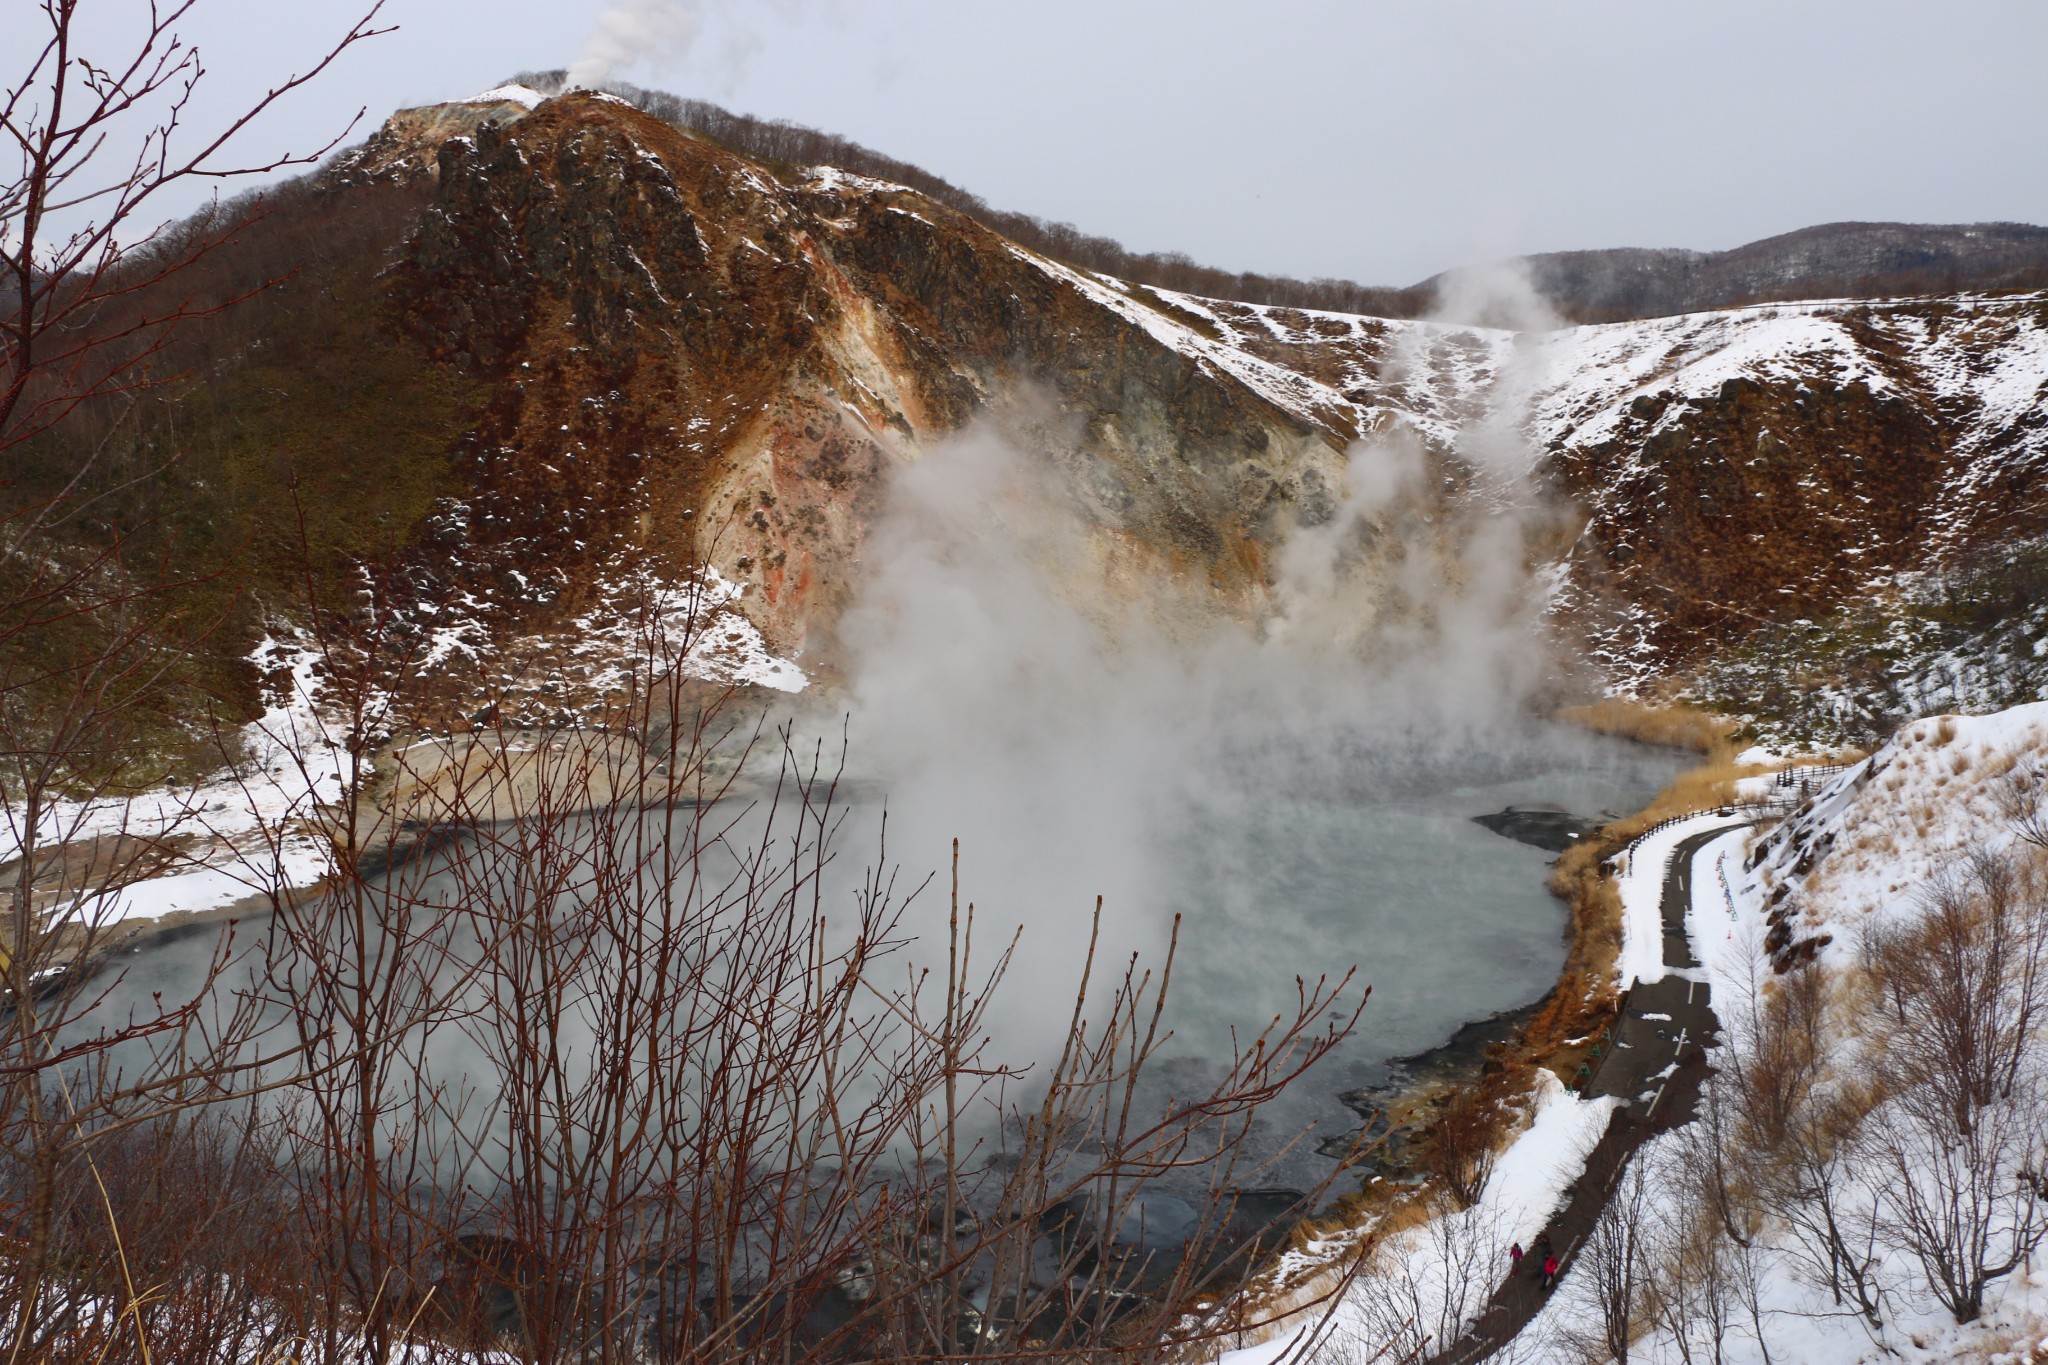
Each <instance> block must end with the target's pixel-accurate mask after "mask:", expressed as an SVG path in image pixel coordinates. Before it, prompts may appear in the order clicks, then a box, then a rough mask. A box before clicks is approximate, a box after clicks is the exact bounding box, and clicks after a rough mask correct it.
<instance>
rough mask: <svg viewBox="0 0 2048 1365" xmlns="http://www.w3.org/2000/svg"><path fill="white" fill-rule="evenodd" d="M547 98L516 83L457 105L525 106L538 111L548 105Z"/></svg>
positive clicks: (485, 92) (496, 86) (502, 86)
mask: <svg viewBox="0 0 2048 1365" xmlns="http://www.w3.org/2000/svg"><path fill="white" fill-rule="evenodd" d="M547 98H548V97H547V96H546V95H543V94H541V92H540V91H538V90H536V89H534V88H533V87H532V86H530V85H520V84H517V83H516V82H510V83H507V84H505V85H494V86H492V87H491V88H490V89H489V90H485V91H483V92H482V93H480V94H475V95H471V96H470V97H469V98H468V99H466V100H458V101H457V103H459V104H523V105H525V106H526V107H527V108H528V109H538V108H540V106H541V105H543V104H545V103H547Z"/></svg>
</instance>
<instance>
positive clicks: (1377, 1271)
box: [1218, 1070, 1620, 1365]
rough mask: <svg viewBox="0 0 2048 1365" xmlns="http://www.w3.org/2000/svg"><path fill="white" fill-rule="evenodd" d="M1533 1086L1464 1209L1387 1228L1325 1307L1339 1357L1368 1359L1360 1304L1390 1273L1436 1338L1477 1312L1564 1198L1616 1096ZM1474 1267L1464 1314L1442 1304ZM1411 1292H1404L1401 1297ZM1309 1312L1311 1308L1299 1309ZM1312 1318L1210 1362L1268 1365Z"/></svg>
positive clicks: (1451, 1333)
mask: <svg viewBox="0 0 2048 1365" xmlns="http://www.w3.org/2000/svg"><path fill="white" fill-rule="evenodd" d="M1536 1075H1537V1081H1536V1089H1535V1091H1534V1092H1533V1093H1532V1094H1531V1096H1530V1097H1529V1101H1528V1106H1529V1108H1528V1126H1527V1127H1526V1128H1525V1129H1524V1130H1523V1131H1522V1133H1521V1134H1520V1135H1519V1136H1518V1137H1517V1138H1516V1139H1515V1140H1514V1141H1513V1142H1512V1143H1511V1144H1509V1146H1508V1148H1507V1150H1506V1151H1504V1152H1503V1153H1501V1156H1500V1159H1499V1161H1498V1162H1497V1163H1496V1164H1495V1166H1494V1169H1493V1174H1492V1175H1491V1176H1490V1177H1489V1178H1488V1180H1487V1182H1486V1188H1485V1190H1483V1191H1482V1192H1481V1194H1480V1197H1479V1201H1478V1202H1477V1203H1475V1204H1474V1205H1473V1206H1472V1207H1471V1208H1469V1209H1461V1210H1459V1211H1457V1212H1455V1213H1446V1214H1444V1215H1442V1216H1441V1217H1439V1218H1437V1219H1435V1220H1433V1221H1432V1222H1430V1223H1428V1224H1425V1225H1423V1226H1421V1227H1414V1228H1408V1229H1404V1230H1403V1231H1401V1232H1398V1233H1395V1234H1393V1235H1392V1236H1391V1237H1389V1238H1388V1239H1387V1241H1385V1242H1384V1243H1382V1244H1381V1245H1380V1246H1379V1247H1377V1248H1375V1249H1374V1251H1373V1252H1372V1253H1371V1254H1372V1255H1373V1257H1374V1258H1375V1267H1374V1270H1373V1272H1371V1273H1368V1274H1367V1275H1365V1276H1361V1278H1360V1279H1359V1280H1358V1281H1357V1282H1356V1283H1354V1284H1353V1286H1352V1287H1351V1289H1350V1290H1349V1291H1348V1292H1347V1293H1346V1294H1345V1296H1344V1298H1343V1299H1342V1300H1340V1301H1339V1302H1338V1303H1337V1305H1336V1307H1335V1308H1334V1309H1333V1310H1331V1312H1332V1317H1331V1319H1330V1321H1329V1323H1328V1325H1327V1330H1326V1331H1325V1332H1324V1333H1323V1334H1322V1335H1321V1337H1319V1338H1318V1339H1319V1340H1322V1341H1324V1342H1325V1343H1326V1344H1329V1345H1334V1346H1335V1348H1336V1354H1337V1355H1339V1356H1345V1355H1346V1353H1347V1352H1348V1350H1349V1347H1350V1345H1352V1344H1361V1345H1362V1349H1360V1350H1358V1351H1357V1352H1356V1355H1357V1356H1358V1358H1360V1359H1367V1358H1370V1357H1371V1356H1372V1354H1373V1351H1374V1349H1375V1347H1374V1346H1373V1345H1371V1344H1368V1343H1374V1342H1376V1341H1378V1340H1379V1339H1380V1338H1381V1337H1382V1335H1383V1332H1384V1325H1383V1324H1382V1323H1381V1322H1380V1321H1378V1320H1377V1319H1376V1318H1375V1316H1374V1314H1373V1312H1372V1308H1373V1305H1372V1304H1371V1303H1369V1302H1367V1300H1368V1298H1370V1297H1371V1296H1375V1295H1384V1294H1385V1293H1386V1292H1387V1286H1386V1284H1385V1283H1384V1278H1383V1277H1385V1276H1388V1275H1392V1276H1397V1277H1398V1278H1399V1279H1400V1281H1401V1284H1400V1286H1399V1289H1398V1291H1397V1292H1398V1293H1399V1294H1400V1295H1401V1297H1402V1299H1403V1301H1404V1302H1410V1303H1414V1302H1419V1303H1420V1304H1421V1305H1422V1307H1421V1311H1420V1312H1419V1314H1418V1316H1419V1318H1420V1319H1421V1320H1423V1321H1425V1322H1431V1323H1434V1322H1437V1321H1439V1320H1444V1322H1445V1331H1444V1333H1443V1334H1442V1335H1443V1338H1444V1339H1445V1340H1449V1339H1453V1338H1455V1336H1456V1335H1457V1332H1458V1330H1460V1329H1462V1328H1464V1327H1466V1326H1469V1325H1470V1323H1471V1322H1472V1320H1473V1319H1474V1318H1475V1317H1476V1316H1477V1315H1478V1313H1479V1312H1480V1311H1482V1310H1483V1309H1484V1308H1485V1307H1486V1305H1487V1300H1488V1297H1489V1296H1490V1295H1491V1293H1492V1291H1493V1287H1494V1284H1495V1283H1496V1281H1497V1280H1498V1279H1499V1278H1500V1277H1501V1276H1504V1275H1505V1274H1506V1273H1507V1269H1508V1246H1509V1244H1510V1243H1514V1242H1520V1243H1522V1244H1523V1245H1524V1246H1527V1245H1530V1244H1531V1243H1533V1242H1534V1241H1535V1239H1536V1234H1537V1233H1539V1232H1541V1231H1542V1230H1543V1228H1544V1226H1545V1225H1546V1224H1547V1223H1549V1221H1550V1219H1551V1216H1552V1215H1553V1214H1554V1213H1556V1212H1557V1210H1558V1208H1559V1207H1560V1206H1561V1205H1562V1204H1563V1203H1564V1199H1565V1190H1566V1188H1567V1187H1568V1186H1569V1185H1570V1184H1571V1183H1572V1182H1573V1181H1574V1180H1576V1179H1578V1177H1579V1173H1580V1172H1581V1171H1583V1170H1584V1169H1585V1165H1586V1157H1587V1155H1588V1154H1589V1153H1591V1152H1592V1150H1593V1148H1594V1147H1595V1146H1596V1145H1598V1143H1599V1141H1600V1137H1601V1135H1602V1134H1603V1133H1605V1132H1606V1131H1607V1124H1608V1120H1609V1117H1610V1116H1611V1115H1612V1114H1613V1112H1614V1109H1615V1106H1616V1105H1618V1104H1619V1103H1620V1101H1619V1100H1616V1099H1613V1098H1611V1097H1602V1098H1599V1099H1594V1100H1581V1099H1579V1098H1577V1097H1575V1096H1574V1095H1573V1094H1572V1093H1571V1092H1570V1091H1569V1090H1567V1089H1565V1087H1564V1083H1563V1082H1562V1081H1560V1080H1558V1078H1557V1077H1556V1076H1554V1075H1552V1074H1551V1073H1550V1072H1549V1071H1546V1070H1538V1072H1537V1073H1536ZM1474 1266H1477V1267H1483V1268H1484V1269H1483V1270H1481V1272H1480V1274H1481V1276H1482V1277H1483V1279H1482V1282H1480V1283H1477V1284H1471V1285H1466V1286H1463V1293H1462V1295H1461V1298H1462V1299H1463V1301H1464V1308H1465V1311H1464V1312H1462V1313H1458V1314H1457V1316H1456V1320H1455V1322H1452V1321H1449V1319H1450V1318H1451V1315H1452V1314H1453V1313H1456V1308H1455V1306H1447V1301H1448V1299H1449V1296H1451V1295H1453V1294H1458V1293H1459V1291H1460V1286H1459V1285H1458V1284H1457V1281H1458V1280H1460V1279H1461V1278H1462V1277H1463V1275H1464V1274H1465V1272H1466V1270H1468V1269H1469V1268H1470V1267H1474ZM1411 1295H1412V1296H1413V1298H1412V1299H1411V1298H1410V1296H1411ZM1308 1316H1309V1317H1310V1318H1311V1319H1313V1318H1315V1316H1316V1314H1315V1312H1314V1311H1313V1310H1311V1312H1310V1313H1309V1314H1308ZM1315 1331H1316V1326H1315V1324H1314V1323H1310V1324H1305V1325H1304V1326H1302V1327H1301V1328H1300V1329H1299V1330H1297V1331H1295V1332H1291V1333H1282V1334H1280V1335H1277V1336H1275V1337H1274V1338H1273V1339H1271V1340H1269V1341H1265V1342H1261V1343H1260V1344H1258V1345H1256V1346H1248V1347H1245V1348H1243V1349H1241V1350H1234V1351H1226V1352H1224V1353H1223V1354H1222V1355H1221V1356H1219V1357H1218V1360H1219V1362H1220V1365H1269V1363H1270V1362H1272V1361H1276V1360H1278V1359H1280V1358H1281V1357H1282V1356H1283V1355H1284V1354H1286V1353H1287V1352H1288V1351H1290V1350H1295V1349H1297V1348H1298V1347H1300V1346H1301V1345H1302V1337H1303V1335H1304V1334H1307V1333H1311V1332H1315Z"/></svg>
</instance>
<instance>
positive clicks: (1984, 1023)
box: [1870, 850, 2048, 1322]
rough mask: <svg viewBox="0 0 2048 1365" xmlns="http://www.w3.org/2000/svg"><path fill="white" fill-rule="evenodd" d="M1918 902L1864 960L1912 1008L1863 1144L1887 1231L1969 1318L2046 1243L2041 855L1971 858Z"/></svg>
mask: <svg viewBox="0 0 2048 1365" xmlns="http://www.w3.org/2000/svg"><path fill="white" fill-rule="evenodd" d="M2027 852H2028V853H2031V850H2028V851H2027ZM1922 901H1923V909H1924V914H1923V916H1922V917H1921V919H1920V920H1919V921H1918V923H1917V924H1916V926H1915V928H1914V930H1913V931H1912V932H1911V933H1909V934H1895V935H1892V936H1890V937H1888V938H1885V939H1882V940H1880V941H1879V942H1878V943H1877V944H1876V945H1875V947H1874V948H1873V950H1872V951H1873V954H1874V956H1875V959H1876V963H1877V966H1878V968H1879V970H1881V971H1882V972H1883V973H1884V974H1885V975H1886V976H1887V977H1888V978H1890V979H1892V980H1895V981H1903V982H1904V983H1905V990H1904V995H1905V1000H1906V1002H1907V1003H1906V1007H1905V1008H1904V1009H1903V1011H1902V1012H1901V1013H1902V1016H1903V1017H1902V1018H1900V1019H1896V1020H1895V1021H1894V1022H1893V1026H1892V1028H1891V1031H1890V1034H1889V1036H1888V1037H1887V1039H1886V1046H1885V1048H1884V1051H1883V1054H1882V1058H1881V1060H1880V1063H1879V1066H1880V1070H1881V1074H1882V1076H1883V1079H1884V1084H1885V1088H1886V1090H1887V1091H1888V1092H1889V1098H1888V1100H1887V1102H1886V1103H1885V1104H1884V1105H1882V1106H1881V1107H1880V1108H1879V1109H1878V1110H1877V1111H1876V1116H1875V1122H1874V1123H1873V1124H1872V1125H1871V1134H1870V1146H1871V1150H1872V1153H1873V1154H1874V1156H1875V1157H1876V1158H1877V1160H1878V1161H1879V1162H1880V1163H1881V1164H1882V1167H1883V1168H1884V1170H1885V1172H1886V1174H1887V1176H1888V1177H1889V1179H1888V1182H1887V1183H1888V1185H1889V1187H1890V1199H1889V1201H1888V1203H1887V1206H1886V1209H1885V1212H1884V1217H1883V1226H1884V1228H1885V1230H1886V1232H1887V1233H1888V1234H1889V1235H1890V1237H1891V1238H1892V1239H1894V1240H1895V1241H1896V1242H1897V1243H1898V1245H1900V1246H1901V1247H1903V1248H1904V1249H1905V1250H1907V1251H1908V1252H1910V1253H1911V1254H1912V1256H1913V1258H1914V1260H1915V1261H1916V1262H1917V1263H1918V1264H1919V1266H1920V1267H1921V1270H1922V1272H1923V1276H1924V1278H1925V1280H1926V1282H1927V1285H1928V1287H1929V1289H1930V1290H1931V1291H1932V1293H1933V1294H1934V1296H1935V1297H1936V1298H1937V1299H1938V1300H1939V1301H1940V1302H1941V1304H1942V1305H1943V1306H1944V1307H1945V1308H1947V1309H1948V1310H1949V1312H1950V1313H1951V1314H1953V1315H1954V1317H1955V1319H1956V1321H1958V1322H1969V1321H1971V1320H1973V1319H1975V1318H1976V1317H1977V1316H1978V1315H1979V1314H1981V1313H1982V1311H1983V1307H1984V1295H1985V1291H1986V1289H1987V1287H1988V1286H1989V1285H1990V1284H1991V1283H1992V1282H1994V1281H1996V1280H1998V1279H1999V1278H2001V1277H2003V1276H2005V1275H2008V1274H2010V1273H2011V1272H2012V1271H2014V1270H2015V1269H2017V1268H2018V1267H2019V1266H2021V1265H2023V1264H2025V1263H2026V1262H2027V1260H2028V1259H2029V1258H2030V1257H2031V1256H2032V1254H2033V1252H2034V1251H2035V1249H2036V1248H2037V1247H2038V1246H2039V1245H2040V1243H2041V1241H2042V1239H2043V1238H2044V1237H2048V1215H2044V1210H2043V1208H2042V1188H2041V1172H2042V1171H2043V1170H2044V1169H2048V1167H2044V1164H2043V1158H2044V1152H2043V1150H2042V1147H2043V1137H2042V1133H2043V1129H2044V1126H2048V1094H2044V1091H2043V1088H2042V1087H2043V1078H2042V1073H2041V1055H2040V1054H2041V1043H2040V1027H2041V1019H2042V1013H2043V1010H2044V1007H2048V972H2044V965H2048V878H2044V875H2043V867H2042V863H2041V860H2040V859H2039V858H2038V857H2034V856H2024V855H2023V854H2022V853H2020V852H2010V851H1999V852H1993V851H1985V850H1979V851H1977V852H1975V853H1973V854H1972V855H1970V856H1969V857H1968V858H1967V859H1966V860H1965V861H1964V862H1963V863H1962V864H1961V865H1959V866H1958V867H1956V868H1953V869H1950V870H1949V871H1947V872H1945V873H1943V874H1942V875H1940V876H1938V877H1937V878H1936V879H1935V880H1934V881H1933V882H1932V883H1931V884H1930V885H1929V886H1928V888H1927V889H1926V890H1925V892H1924V893H1923V896H1922Z"/></svg>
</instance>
